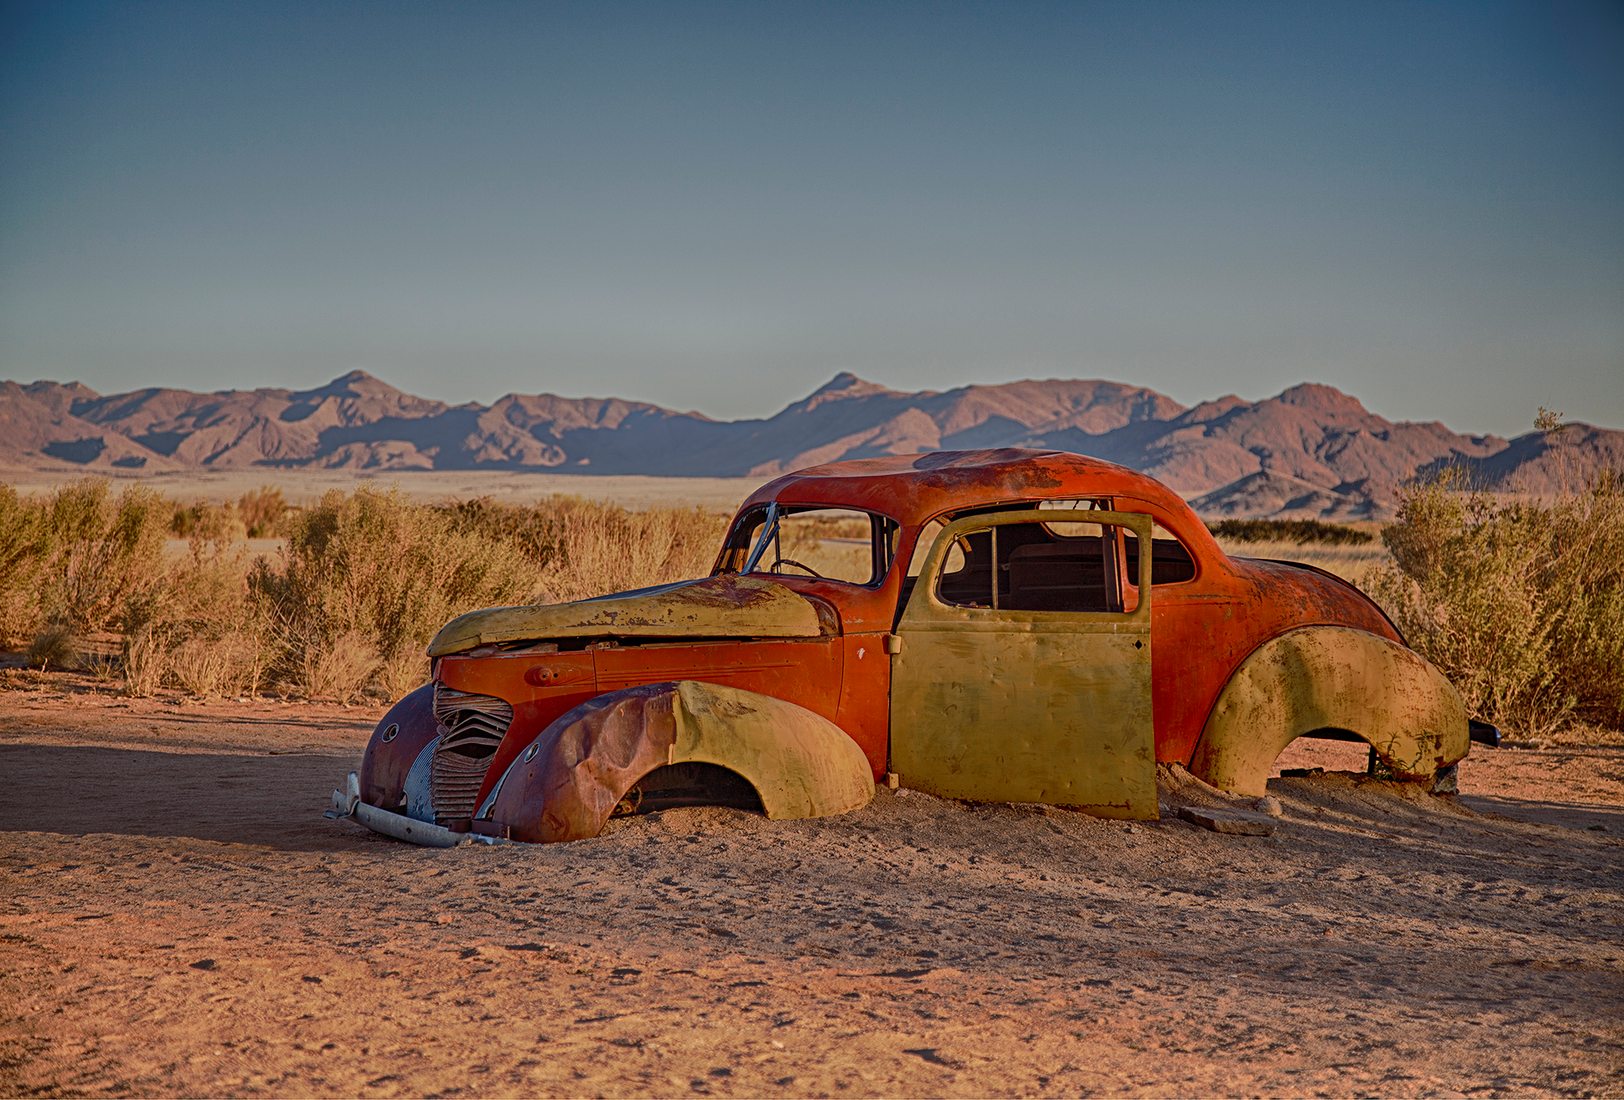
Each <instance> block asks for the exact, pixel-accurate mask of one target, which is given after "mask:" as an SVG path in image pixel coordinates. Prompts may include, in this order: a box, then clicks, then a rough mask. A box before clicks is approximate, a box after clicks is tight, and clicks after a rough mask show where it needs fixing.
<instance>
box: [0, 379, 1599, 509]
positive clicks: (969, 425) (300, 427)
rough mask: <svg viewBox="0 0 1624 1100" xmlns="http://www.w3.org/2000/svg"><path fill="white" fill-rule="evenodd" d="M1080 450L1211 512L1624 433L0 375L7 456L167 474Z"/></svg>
mask: <svg viewBox="0 0 1624 1100" xmlns="http://www.w3.org/2000/svg"><path fill="white" fill-rule="evenodd" d="M1008 446H1023V447H1048V448H1056V449H1062V450H1071V451H1079V452H1082V453H1085V454H1090V455H1095V456H1097V457H1100V458H1104V459H1109V460H1110V461H1113V462H1119V463H1121V464H1123V465H1125V466H1131V467H1133V468H1135V469H1139V470H1143V471H1145V472H1146V473H1149V474H1151V475H1153V476H1155V477H1157V478H1160V479H1161V480H1162V481H1165V482H1166V483H1168V484H1169V485H1171V486H1172V487H1173V488H1174V489H1176V490H1178V491H1179V492H1181V493H1184V494H1185V495H1186V496H1189V497H1191V498H1193V502H1194V503H1195V505H1196V507H1197V508H1198V510H1200V511H1202V512H1204V513H1206V514H1212V515H1263V516H1269V515H1280V516H1319V517H1329V518H1357V517H1367V516H1380V515H1383V514H1386V513H1387V512H1388V511H1390V510H1391V508H1392V505H1393V502H1394V496H1395V493H1396V491H1397V489H1398V488H1399V487H1400V486H1401V485H1402V484H1403V483H1405V482H1406V481H1408V480H1410V479H1412V478H1414V477H1416V476H1419V475H1425V474H1428V473H1431V472H1434V471H1437V470H1439V469H1441V468H1443V467H1447V466H1459V467H1462V468H1463V469H1464V470H1465V471H1466V473H1467V475H1468V477H1470V478H1472V479H1473V481H1474V482H1475V483H1477V484H1481V485H1483V486H1484V487H1486V488H1494V489H1517V490H1522V491H1530V492H1542V491H1549V490H1551V489H1553V488H1556V487H1558V486H1557V484H1556V483H1555V480H1554V479H1557V478H1559V477H1561V478H1571V477H1573V476H1575V475H1576V474H1578V475H1582V474H1583V473H1585V472H1587V471H1591V470H1595V469H1598V468H1601V467H1612V468H1624V431H1616V430H1610V429H1603V428H1594V427H1591V426H1589V425H1582V424H1574V425H1570V426H1569V427H1568V428H1567V429H1566V431H1564V432H1563V433H1562V438H1561V441H1560V445H1559V449H1560V452H1561V454H1560V459H1558V457H1557V450H1558V447H1557V446H1555V445H1553V443H1552V442H1551V441H1550V440H1548V439H1547V438H1546V437H1545V436H1544V435H1543V434H1541V433H1538V432H1530V433H1528V434H1527V435H1523V436H1519V437H1517V438H1516V439H1513V440H1507V439H1502V438H1500V437H1498V436H1493V435H1462V434H1459V433H1456V432H1453V431H1451V430H1450V429H1448V428H1446V427H1445V426H1444V425H1442V424H1440V423H1437V422H1435V421H1434V422H1430V423H1417V422H1411V421H1398V422H1394V421H1389V420H1387V419H1385V418H1383V417H1380V416H1377V415H1376V414H1374V413H1372V412H1370V411H1369V410H1368V409H1366V408H1365V407H1364V406H1363V405H1362V404H1361V403H1360V402H1359V401H1358V399H1356V398H1354V397H1352V396H1350V395H1348V394H1345V393H1343V392H1341V391H1340V390H1337V389H1335V388H1333V387H1331V386H1326V385H1319V384H1315V383H1303V384H1301V385H1297V386H1293V387H1291V388H1290V389H1288V390H1285V391H1284V392H1283V393H1280V394H1277V395H1276V396H1274V397H1270V398H1266V399H1264V400H1261V401H1246V400H1243V399H1242V398H1239V397H1236V396H1233V395H1228V396H1224V397H1220V398H1217V399H1216V400H1212V401H1204V402H1202V403H1201V404H1199V405H1195V406H1193V407H1190V408H1186V407H1185V406H1183V405H1181V404H1179V403H1178V402H1177V401H1174V400H1173V399H1172V398H1169V397H1166V396H1164V395H1163V394H1159V393H1157V392H1155V391H1154V390H1149V389H1146V388H1144V387H1141V386H1131V385H1128V384H1125V383H1121V382H1108V381H1099V380H1066V379H1049V380H1043V381H1036V380H1032V381H1021V382H1007V383H1002V384H997V385H971V386H961V387H958V388H956V389H951V390H946V391H941V392H937V391H933V390H924V391H919V392H913V393H909V392H904V391H900V390H893V389H889V388H887V387H885V386H882V385H879V384H877V383H874V382H868V381H864V380H863V379H861V378H858V377H857V376H856V375H853V374H850V373H844V372H843V373H841V374H837V375H836V376H835V377H834V378H832V379H830V380H829V382H827V383H826V384H824V385H823V386H821V387H819V388H818V389H817V390H815V391H814V392H813V393H811V394H809V395H808V396H807V397H805V398H803V399H801V400H799V401H796V402H794V403H792V404H790V405H789V406H787V407H786V408H784V410H783V411H781V412H779V413H778V414H776V415H774V416H771V417H768V418H765V419H759V420H734V421H724V420H714V419H711V418H710V417H707V416H703V415H701V414H699V413H695V412H677V411H674V410H671V409H666V408H662V407H660V406H658V405H652V404H648V403H646V402H639V401H626V400H621V399H619V398H568V397H559V396H556V395H554V394H529V395H527V394H509V395H507V396H505V397H502V398H500V399H499V400H497V401H496V402H495V403H493V404H491V405H488V406H487V405H481V404H477V403H473V402H470V403H467V404H461V405H448V404H446V403H444V402H441V401H433V400H429V399H427V398H422V397H416V396H414V395H412V394H408V393H405V392H404V391H402V390H399V389H396V388H395V387H394V386H391V385H389V384H388V383H386V382H383V381H381V380H379V379H377V378H374V377H373V376H371V375H369V374H367V373H366V372H364V371H351V372H350V373H349V374H346V375H343V376H341V377H339V378H335V379H334V380H333V381H332V382H329V383H328V384H327V385H325V386H320V387H318V388H316V389H311V390H288V389H255V390H221V391H218V392H215V393H194V392H192V391H189V390H174V389H158V388H153V389H143V390H135V391H133V392H130V393H122V394H109V395H102V394H98V393H96V392H95V391H94V390H91V389H89V388H88V387H86V386H83V385H81V384H79V383H77V382H69V383H57V382H44V381H42V382H32V383H28V384H19V383H17V382H0V467H11V468H14V469H15V468H27V469H73V468H77V469H83V470H86V471H95V470H104V471H108V472H113V471H127V472H137V471H139V472H159V471H170V470H184V469H221V468H243V467H266V468H273V469H274V468H298V467H317V468H326V469H354V470H373V471H379V470H383V471H387V470H399V471H407V470H429V469H436V470H471V469H492V470H548V471H552V472H559V473H565V472H569V473H593V474H656V475H667V476H692V477H739V476H753V477H762V478H765V477H769V476H772V475H774V474H778V473H782V472H784V471H786V470H792V469H796V468H799V467H802V466H809V465H814V464H816V463H821V462H833V461H837V460H840V459H847V458H862V457H865V456H870V455H879V454H906V453H912V452H916V451H931V450H942V449H956V448H968V447H1008Z"/></svg>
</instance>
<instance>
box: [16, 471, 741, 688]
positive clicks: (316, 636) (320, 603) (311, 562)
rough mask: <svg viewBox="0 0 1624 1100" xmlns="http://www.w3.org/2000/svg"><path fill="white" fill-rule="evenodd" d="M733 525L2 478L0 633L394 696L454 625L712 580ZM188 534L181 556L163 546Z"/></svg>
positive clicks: (590, 509)
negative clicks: (214, 499)
mask: <svg viewBox="0 0 1624 1100" xmlns="http://www.w3.org/2000/svg"><path fill="white" fill-rule="evenodd" d="M724 524H725V517H723V516H721V515H719V514H716V513H710V512H703V511H700V510H697V509H682V508H654V509H651V510H649V511H646V512H634V511H630V510H628V509H625V508H621V507H618V506H616V505H609V504H598V503H593V502H590V501H586V500H582V499H579V498H574V497H561V498H555V499H553V500H550V501H547V502H544V503H541V504H536V505H532V506H518V505H502V504H496V503H494V502H492V501H490V500H475V501H470V502H465V503H462V504H454V505H431V504H425V503H420V502H415V501H412V500H409V499H407V498H405V497H403V496H401V495H400V494H398V493H395V492H392V491H390V492H382V491H378V490H375V489H371V488H362V489H359V490H357V491H355V492H353V493H343V492H338V491H333V492H330V493H328V494H327V495H326V496H324V497H323V498H322V499H321V501H320V502H319V503H317V504H315V505H313V506H310V507H306V508H302V509H297V508H290V507H288V506H287V504H286V503H285V502H284V501H283V499H282V496H281V494H280V493H279V492H277V491H276V490H274V489H266V490H256V491H254V492H250V493H248V494H245V495H244V496H243V497H242V499H241V500H239V501H237V502H235V503H226V504H208V503H193V504H179V503H176V502H174V501H167V500H164V499H163V498H160V497H158V496H157V495H156V494H153V493H152V492H150V491H149V490H146V489H144V488H142V487H139V486H134V487H129V488H126V489H124V491H123V492H122V493H120V494H118V495H117V496H114V495H113V494H112V493H111V491H110V489H109V486H108V484H107V483H106V482H102V481H85V482H79V483H75V484H73V485H69V486H64V487H62V488H59V489H57V490H55V491H53V492H52V493H50V494H47V495H42V496H35V497H24V496H20V495H19V494H17V493H16V492H15V491H14V490H12V489H11V488H9V487H7V486H0V645H4V646H6V647H8V648H16V647H19V646H20V647H25V648H27V649H28V651H29V661H30V664H31V665H32V666H33V667H35V668H40V667H88V665H87V663H86V662H87V659H88V658H87V655H86V653H85V643H84V639H85V638H87V637H89V636H92V635H94V636H96V637H98V638H105V637H112V638H116V639H118V643H117V644H116V645H115V647H114V648H115V649H116V651H117V652H116V656H109V655H106V654H100V655H98V656H96V660H97V661H99V662H101V664H102V665H105V666H106V667H105V668H104V669H103V671H105V672H107V673H108V674H109V675H113V674H116V675H118V676H120V677H122V679H123V681H124V686H125V689H126V690H127V691H129V692H131V693H132V694H138V695H148V694H152V693H154V692H157V691H160V690H164V689H175V690H180V691H183V692H186V693H189V694H193V695H198V696H205V697H206V696H221V695H232V696H235V695H252V694H256V693H258V692H260V691H262V690H267V689H274V690H278V691H282V692H290V693H295V694H299V695H305V696H309V697H315V698H329V699H340V700H348V699H352V698H355V697H357V696H359V695H363V694H375V695H379V696H383V697H395V696H398V695H400V694H402V693H404V692H405V691H408V690H410V689H411V688H412V687H415V686H416V685H417V684H419V683H422V682H423V680H424V679H425V678H426V677H427V675H428V661H427V658H426V657H425V656H424V648H425V646H426V644H427V642H428V639H429V638H430V637H431V636H432V635H433V633H434V632H435V631H436V630H437V629H439V627H440V626H441V625H443V624H444V623H445V622H446V621H447V620H448V619H451V618H453V617H454V616H456V615H458V614H461V613H462V612H464V611H469V610H472V609H474V608H479V607H488V606H491V605H494V604H503V603H521V602H530V601H540V600H545V601H555V600H568V599H578V598H581V597H583V596H593V595H600V594H602V593H604V592H608V591H616V590H624V589H627V588H632V587H638V586H641V585H651V584H658V583H662V582H665V581H670V580H679V579H683V578H686V577H693V576H701V575H703V574H705V573H707V572H708V571H709V568H710V564H711V560H712V557H713V555H714V552H715V548H716V546H717V545H718V544H719V543H720V541H721V533H722V528H723V526H724ZM177 534H182V535H184V536H185V538H186V539H187V541H186V543H185V544H184V550H183V551H182V552H173V553H166V552H165V547H166V543H167V542H169V541H170V540H171V539H172V537H173V536H175V535H177ZM268 535H280V536H282V537H283V539H284V544H283V546H282V548H281V549H280V551H279V552H278V553H276V554H275V555H271V556H260V557H258V558H253V557H251V556H250V555H249V554H248V553H247V551H246V548H245V546H244V545H243V541H242V540H243V539H244V538H245V537H256V538H258V537H266V536H268Z"/></svg>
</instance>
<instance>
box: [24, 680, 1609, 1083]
mask: <svg viewBox="0 0 1624 1100" xmlns="http://www.w3.org/2000/svg"><path fill="white" fill-rule="evenodd" d="M375 717H376V712H375V711H370V710H366V709H359V708H358V709H353V710H352V709H344V708H334V707H317V706H311V705H305V704H300V705H291V704H274V703H241V704H229V703H227V704H212V705H207V706H203V705H191V704H180V703H177V702H173V701H170V702H164V701H134V700H125V699H121V698H118V697H116V696H111V695H101V694H94V693H76V694H61V693H57V692H53V691H50V690H42V689H31V690H17V691H9V692H0V776H4V779H5V796H4V798H3V799H0V1093H3V1094H19V1095H36V1094H43V1095H60V1094H95V1095H105V1094H132V1093H133V1094H152V1095H172V1094H223V1093H224V1094H244V1095H263V1094H272V1095H289V1094H294V1095H304V1094H319V1095H329V1094H362V1095H397V1094H423V1093H432V1094H442V1095H469V1094H477V1095H491V1094H512V1093H539V1094H555V1095H559V1094H568V1095H593V1094H664V1095H688V1094H694V1093H698V1094H717V1095H808V1094H810V1095H832V1096H840V1095H862V1094H888V1095H891V1094H895V1095H1006V1094H1025V1093H1040V1094H1056V1095H1074V1094H1088V1093H1109V1094H1145V1095H1166V1094H1237V1093H1246V1094H1285V1095H1303V1094H1334V1095H1346V1094H1354V1093H1379V1094H1389V1095H1423V1094H1445V1095H1479V1094H1506V1093H1513V1094H1527V1093H1541V1094H1544V1093H1556V1094H1577V1095H1583V1094H1613V1095H1617V1094H1619V1093H1620V1091H1621V1090H1624V1075H1621V1070H1624V809H1621V804H1624V751H1620V750H1618V749H1586V748H1583V747H1574V748H1563V749H1560V750H1553V751H1514V750H1485V749H1476V750H1475V751H1474V755H1473V757H1472V758H1471V759H1470V760H1469V761H1468V762H1467V763H1466V764H1465V765H1464V767H1463V770H1462V779H1461V787H1462V790H1463V791H1464V792H1465V794H1464V796H1463V797H1462V798H1461V799H1459V800H1458V801H1451V800H1445V799H1439V798H1435V797H1432V796H1429V795H1424V794H1421V793H1419V792H1417V791H1416V790H1414V789H1413V788H1406V787H1400V786H1396V785H1392V784H1385V783H1380V782H1375V781H1367V780H1364V779H1363V778H1361V777H1355V776H1352V775H1346V774H1326V775H1321V776H1315V777H1311V778H1292V779H1277V780H1275V781H1274V782H1273V783H1272V784H1271V787H1270V790H1271V793H1272V794H1273V795H1274V796H1275V797H1277V798H1278V799H1279V800H1280V803H1281V804H1282V807H1283V809H1284V816H1283V818H1281V819H1280V822H1279V827H1278V829H1277V831H1276V832H1275V834H1274V835H1272V836H1269V837H1244V836H1226V835H1220V834H1217V833H1212V832H1208V831H1205V830H1202V829H1199V828H1196V827H1194V826H1192V825H1190V824H1187V823H1185V822H1183V821H1179V820H1176V819H1171V818H1170V819H1165V820H1162V821H1160V822H1154V823H1139V824H1124V823H1119V822H1106V821H1098V820H1094V819H1092V818H1088V817H1084V816H1081V815H1078V814H1075V813H1070V812H1066V811H1061V810H1054V809H1046V808H1042V807H1018V806H1008V805H973V804H962V803H952V802H946V801H942V800H938V799H935V798H931V797H928V796H923V795H919V794H917V793H889V792H882V793H881V794H880V795H879V796H878V797H877V798H876V800H875V801H874V803H873V804H872V805H871V806H870V807H868V808H867V809H865V810H862V811H859V812H857V813H853V814H850V815H847V816H844V817H840V818H834V819H829V820H822V821H811V822H771V821H767V820H765V819H763V818H760V817H756V816H751V815H747V814H742V813H737V812H733V811H724V810H710V809H699V810H681V811H672V812H668V813H665V814H661V815H655V816H649V817H642V818H634V819H626V820H622V821H617V822H614V823H612V827H611V829H610V831H609V832H608V833H607V834H606V835H605V836H603V837H600V838H598V839H596V840H592V841H586V842H582V843H578V844H571V845H558V846H551V847H518V846H514V847H505V848H485V847H478V848H463V849H455V850H451V851H429V850H422V849H416V848H412V847H409V846H406V845H403V844H399V843H396V842H393V841H388V840H385V839H382V838H379V837H376V836H373V835H371V834H369V833H367V832H365V831H363V830H362V829H360V828H358V827H357V826H355V825H353V824H351V823H347V822H335V821H328V820H324V819H323V818H322V817H321V811H322V809H323V807H324V804H325V801H326V799H327V796H328V792H329V790H330V789H331V787H332V786H333V785H334V783H335V781H337V780H338V779H339V778H340V777H341V775H342V774H343V773H344V772H345V771H346V770H347V769H349V768H350V767H351V766H352V765H353V762H354V758H355V757H356V755H357V753H358V752H359V749H360V747H361V745H362V743H363V742H364V740H365V737H366V735H367V733H368V731H369V729H370V726H371V723H372V721H373V719H374V718H375ZM1314 761H1319V762H1320V763H1322V764H1325V765H1329V766H1332V767H1336V766H1357V764H1358V763H1359V754H1358V752H1357V750H1356V749H1351V748H1350V747H1348V746H1339V745H1330V746H1324V747H1323V751H1320V752H1319V753H1318V754H1317V755H1316V754H1315V753H1311V752H1309V751H1307V750H1300V749H1297V748H1295V747H1294V748H1293V750H1291V758H1290V759H1287V760H1284V761H1283V763H1285V764H1287V765H1291V764H1296V765H1299V766H1300V765H1303V764H1307V763H1312V762H1314ZM1169 797H1170V798H1174V797H1175V796H1174V795H1173V794H1171V793H1170V795H1169ZM1175 800H1176V799H1175Z"/></svg>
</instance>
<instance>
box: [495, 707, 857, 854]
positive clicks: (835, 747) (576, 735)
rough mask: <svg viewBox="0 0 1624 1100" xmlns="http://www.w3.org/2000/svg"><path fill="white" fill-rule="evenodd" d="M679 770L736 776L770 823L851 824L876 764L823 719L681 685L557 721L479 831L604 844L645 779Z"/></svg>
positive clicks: (510, 776)
mask: <svg viewBox="0 0 1624 1100" xmlns="http://www.w3.org/2000/svg"><path fill="white" fill-rule="evenodd" d="M683 763H700V764H714V765H717V766H719V767H723V768H726V769H728V770H729V771H732V772H735V773H737V774H738V775H739V776H741V777H743V778H744V779H745V780H746V781H747V782H748V783H749V784H750V785H751V786H752V787H754V788H755V791H756V794H757V795H758V796H759V797H760V799H761V805H762V808H763V809H764V810H765V811H766V814H767V816H768V817H770V818H800V817H824V816H827V815H831V814H840V813H845V812H847V811H848V810H855V809H858V808H860V807H862V806H864V805H867V803H868V801H869V800H870V799H871V798H872V797H873V796H874V776H873V772H872V770H871V769H870V767H869V763H868V758H867V757H866V756H865V755H864V754H863V750H862V749H861V748H859V747H858V745H857V742H855V741H853V740H852V739H851V737H850V736H848V735H847V734H846V732H845V731H844V730H842V729H841V728H840V727H839V726H836V725H835V724H834V723H833V722H830V721H829V720H828V719H827V718H824V717H822V716H820V715H817V714H814V713H813V712H812V711H809V710H807V709H806V708H805V707H801V706H797V705H796V704H794V703H790V702H786V701H785V700H782V699H775V698H773V697H772V696H768V695H760V694H757V693H756V692H751V691H742V690H740V689H738V688H731V687H724V686H722V685H719V684H707V683H700V682H697V681H692V680H685V681H682V682H679V683H665V684H648V685H644V686H641V687H633V688H626V689H624V690H622V691H615V692H610V693H608V694H606V695H600V696H598V697H597V698H595V699H592V700H589V701H588V702H585V703H582V704H581V705H580V706H578V707H576V708H575V709H574V710H571V711H569V712H568V713H566V714H564V715H562V716H561V717H559V718H558V719H557V720H556V721H554V722H553V723H552V724H551V725H550V726H548V727H547V728H546V729H545V730H543V731H542V733H541V735H540V736H539V737H537V738H536V740H535V741H534V742H532V743H531V744H530V745H529V746H527V747H526V748H525V750H524V751H523V752H522V753H520V754H519V757H518V759H517V760H515V761H514V762H513V764H512V765H511V766H510V767H509V768H508V770H507V772H506V773H505V774H504V775H503V776H502V778H501V779H500V780H499V781H498V783H497V785H496V788H495V789H494V791H493V792H492V794H491V795H490V796H489V797H488V798H487V799H486V801H485V803H484V805H482V806H481V807H480V809H479V812H478V813H477V814H476V816H475V820H474V821H473V823H472V827H473V829H474V830H475V831H476V832H481V833H487V834H494V835H498V836H506V837H509V838H511V839H513V840H523V841H530V842H536V843H544V842H549V841H559V840H582V839H585V838H587V837H593V836H597V835H598V833H599V832H600V831H601V830H602V829H603V825H604V823H605V822H606V821H607V820H608V819H609V815H610V814H611V813H612V812H613V811H614V808H615V806H616V805H617V804H618V803H619V802H620V800H621V799H622V798H624V797H625V796H626V794H627V792H628V791H630V790H631V788H632V787H633V786H635V785H636V784H637V782H638V780H640V779H642V778H643V777H644V776H645V775H647V774H649V773H650V772H651V771H653V770H654V769H656V768H659V767H662V766H664V765H667V764H683Z"/></svg>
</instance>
